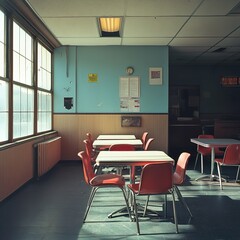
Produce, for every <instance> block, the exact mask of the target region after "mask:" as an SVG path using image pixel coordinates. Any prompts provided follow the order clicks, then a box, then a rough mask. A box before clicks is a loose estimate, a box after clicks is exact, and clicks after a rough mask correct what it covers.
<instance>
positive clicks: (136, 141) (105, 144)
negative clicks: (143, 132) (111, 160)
mask: <svg viewBox="0 0 240 240" xmlns="http://www.w3.org/2000/svg"><path fill="white" fill-rule="evenodd" d="M113 144H131V145H133V146H135V147H136V148H141V147H142V141H141V140H140V139H106V140H99V139H96V140H94V141H93V147H94V148H96V149H98V148H101V147H110V146H111V145H113Z"/></svg>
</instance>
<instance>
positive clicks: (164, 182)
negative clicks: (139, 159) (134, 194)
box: [138, 162, 173, 195]
mask: <svg viewBox="0 0 240 240" xmlns="http://www.w3.org/2000/svg"><path fill="white" fill-rule="evenodd" d="M172 170H173V165H172V163H168V162H167V163H166V162H162V163H151V164H147V165H145V166H144V167H143V169H142V173H141V178H140V183H139V193H138V194H140V195H141V194H161V193H168V191H169V190H170V189H171V188H172V186H173V181H172V174H173V173H172Z"/></svg>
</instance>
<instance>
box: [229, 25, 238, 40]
mask: <svg viewBox="0 0 240 240" xmlns="http://www.w3.org/2000/svg"><path fill="white" fill-rule="evenodd" d="M239 26H240V23H239ZM229 37H240V27H238V29H236V30H235V31H234V32H232V33H231V34H230V35H229Z"/></svg>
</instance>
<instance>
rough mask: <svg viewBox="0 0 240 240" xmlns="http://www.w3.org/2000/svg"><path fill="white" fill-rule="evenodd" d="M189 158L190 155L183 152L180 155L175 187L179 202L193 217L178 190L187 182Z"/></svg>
mask: <svg viewBox="0 0 240 240" xmlns="http://www.w3.org/2000/svg"><path fill="white" fill-rule="evenodd" d="M189 158H190V154H189V153H187V152H183V153H181V154H180V156H179V158H178V161H177V164H176V168H175V171H174V173H173V185H174V188H175V192H176V193H177V196H178V199H179V201H180V202H181V203H182V204H183V206H184V207H185V208H186V210H187V211H188V213H189V215H190V216H191V217H192V216H193V215H192V213H191V211H190V209H189V207H188V205H187V203H186V201H185V199H184V198H183V196H182V194H181V192H180V190H179V188H178V186H180V185H182V184H183V183H184V181H185V177H186V170H187V164H188V161H189Z"/></svg>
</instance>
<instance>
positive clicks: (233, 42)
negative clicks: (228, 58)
mask: <svg viewBox="0 0 240 240" xmlns="http://www.w3.org/2000/svg"><path fill="white" fill-rule="evenodd" d="M217 46H221V47H240V37H239V38H230V37H228V38H225V39H223V40H222V41H221V42H219V43H218V44H217Z"/></svg>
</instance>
